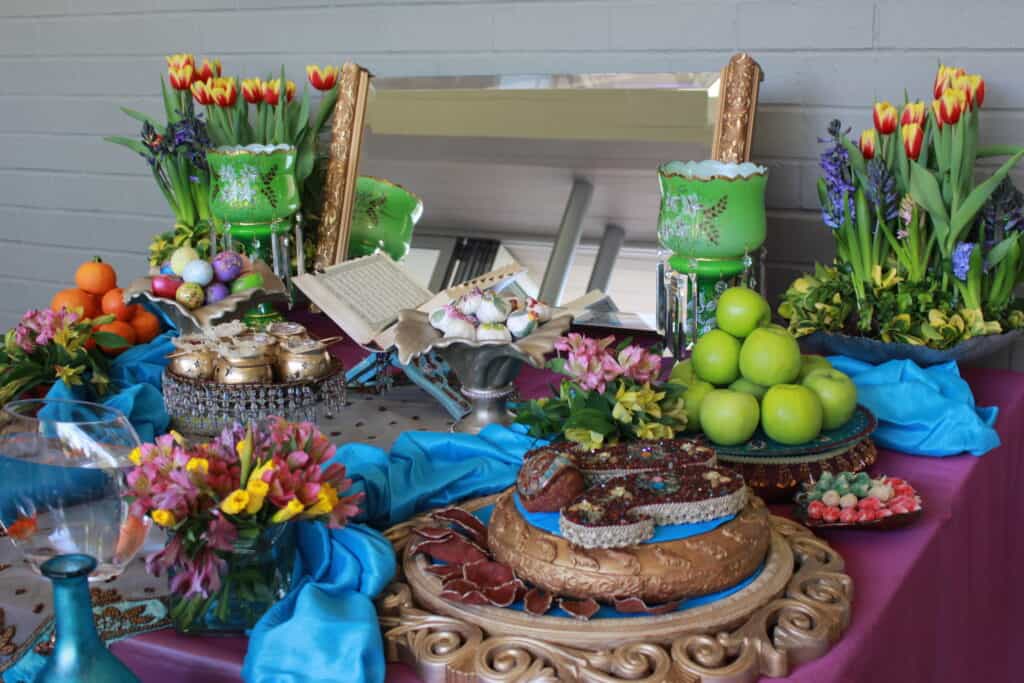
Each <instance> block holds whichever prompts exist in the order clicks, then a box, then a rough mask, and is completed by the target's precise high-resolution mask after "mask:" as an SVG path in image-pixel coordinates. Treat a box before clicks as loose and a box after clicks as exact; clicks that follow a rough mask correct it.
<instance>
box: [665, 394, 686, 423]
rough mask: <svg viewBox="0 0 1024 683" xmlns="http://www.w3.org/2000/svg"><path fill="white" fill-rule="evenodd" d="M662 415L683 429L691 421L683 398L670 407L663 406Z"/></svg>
mask: <svg viewBox="0 0 1024 683" xmlns="http://www.w3.org/2000/svg"><path fill="white" fill-rule="evenodd" d="M662 414H664V416H665V417H670V418H672V419H673V420H675V421H676V422H678V423H679V425H680V426H681V427H685V426H686V423H687V421H688V420H689V416H688V415H687V414H686V401H684V400H683V399H681V398H677V399H676V400H675V402H673V403H671V404H670V405H662Z"/></svg>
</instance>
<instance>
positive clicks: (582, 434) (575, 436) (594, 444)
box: [565, 427, 604, 451]
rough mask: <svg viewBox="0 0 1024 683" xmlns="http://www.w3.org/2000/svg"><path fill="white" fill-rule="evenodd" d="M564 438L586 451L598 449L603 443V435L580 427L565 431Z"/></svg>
mask: <svg viewBox="0 0 1024 683" xmlns="http://www.w3.org/2000/svg"><path fill="white" fill-rule="evenodd" d="M565 438H567V439H569V441H573V442H575V443H578V444H579V445H580V446H582V447H583V448H585V449H586V450H588V451H592V450H594V449H596V448H600V447H601V444H603V443H604V434H601V433H600V432H595V431H591V430H589V429H582V428H580V427H572V428H570V429H566V430H565Z"/></svg>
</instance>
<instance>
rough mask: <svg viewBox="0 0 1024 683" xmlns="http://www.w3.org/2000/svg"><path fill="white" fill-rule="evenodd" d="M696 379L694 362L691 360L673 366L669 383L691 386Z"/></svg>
mask: <svg viewBox="0 0 1024 683" xmlns="http://www.w3.org/2000/svg"><path fill="white" fill-rule="evenodd" d="M695 379H697V376H696V375H695V374H693V362H692V361H691V360H690V359H689V358H687V359H686V360H683V361H679V362H678V363H676V364H675V365H674V366H672V372H671V373H670V374H669V376H668V381H669V382H672V383H674V384H684V385H690V384H693V381H694V380H695Z"/></svg>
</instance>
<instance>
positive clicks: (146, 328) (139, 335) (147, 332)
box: [130, 310, 160, 344]
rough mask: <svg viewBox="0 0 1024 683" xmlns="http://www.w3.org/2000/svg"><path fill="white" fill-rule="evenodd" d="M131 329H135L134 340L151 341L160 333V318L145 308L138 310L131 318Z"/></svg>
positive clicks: (137, 341) (138, 342)
mask: <svg viewBox="0 0 1024 683" xmlns="http://www.w3.org/2000/svg"><path fill="white" fill-rule="evenodd" d="M130 324H131V326H132V329H134V330H135V342H136V343H137V344H145V343H147V342H150V341H153V339H154V338H155V337H156V336H157V335H158V334H160V318H158V317H156V316H155V315H153V314H152V313H150V312H149V311H146V310H142V311H139V312H138V313H136V314H135V316H134V317H133V318H132V320H131V323H130Z"/></svg>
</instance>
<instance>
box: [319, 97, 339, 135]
mask: <svg viewBox="0 0 1024 683" xmlns="http://www.w3.org/2000/svg"><path fill="white" fill-rule="evenodd" d="M339 92H341V85H340V84H336V85H335V86H334V87H333V88H331V89H330V90H328V91H327V92H326V93H324V96H323V99H321V100H320V107H319V108H318V109H317V111H316V118H315V119H313V135H314V137H315V136H317V135H319V134H320V129H321V128H323V127H324V123H326V122H327V119H328V117H330V115H331V112H332V111H334V105H336V104H337V103H338V93H339Z"/></svg>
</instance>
